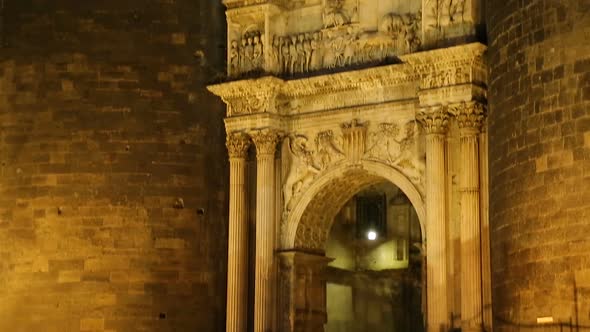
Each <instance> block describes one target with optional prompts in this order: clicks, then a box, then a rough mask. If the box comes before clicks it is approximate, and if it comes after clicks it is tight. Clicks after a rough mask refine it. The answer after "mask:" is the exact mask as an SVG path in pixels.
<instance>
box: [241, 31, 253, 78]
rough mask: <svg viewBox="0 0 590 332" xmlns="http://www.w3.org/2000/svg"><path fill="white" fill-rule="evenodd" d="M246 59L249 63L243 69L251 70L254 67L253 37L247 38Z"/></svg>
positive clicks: (245, 70)
mask: <svg viewBox="0 0 590 332" xmlns="http://www.w3.org/2000/svg"><path fill="white" fill-rule="evenodd" d="M244 53H245V56H246V59H247V64H246V66H245V67H244V68H243V71H244V72H245V73H247V72H249V71H251V70H252V69H254V40H253V39H252V37H248V38H247V40H246V49H245V51H244Z"/></svg>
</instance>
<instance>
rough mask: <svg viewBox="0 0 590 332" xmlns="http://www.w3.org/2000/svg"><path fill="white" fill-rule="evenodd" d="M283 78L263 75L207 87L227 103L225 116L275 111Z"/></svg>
mask: <svg viewBox="0 0 590 332" xmlns="http://www.w3.org/2000/svg"><path fill="white" fill-rule="evenodd" d="M282 84H283V80H281V79H278V78H275V77H263V78H259V79H253V80H242V81H235V82H230V83H225V84H217V85H210V86H208V87H207V88H208V89H209V91H211V92H212V93H214V94H216V95H217V96H220V97H221V99H222V100H223V101H224V102H225V103H226V104H227V106H228V107H227V116H228V117H232V116H238V115H248V114H256V113H275V112H276V108H275V101H276V97H277V95H278V93H279V90H280V87H281V85H282Z"/></svg>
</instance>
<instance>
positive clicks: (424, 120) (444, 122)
mask: <svg viewBox="0 0 590 332" xmlns="http://www.w3.org/2000/svg"><path fill="white" fill-rule="evenodd" d="M449 115H453V116H454V117H455V118H456V119H457V123H458V124H459V128H461V129H462V130H464V131H466V130H471V131H474V132H479V130H480V129H481V127H482V125H483V123H484V120H485V116H486V105H485V103H483V102H480V101H468V102H461V103H457V104H452V105H449V106H433V107H430V108H427V109H423V110H421V111H420V112H419V113H418V114H417V115H416V119H417V120H418V121H419V122H420V123H421V124H422V126H423V127H424V129H425V130H426V133H427V134H444V133H445V132H446V131H447V128H448V124H449Z"/></svg>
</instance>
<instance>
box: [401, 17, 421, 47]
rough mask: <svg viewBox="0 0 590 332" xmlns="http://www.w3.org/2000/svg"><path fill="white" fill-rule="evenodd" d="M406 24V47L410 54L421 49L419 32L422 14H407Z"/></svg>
mask: <svg viewBox="0 0 590 332" xmlns="http://www.w3.org/2000/svg"><path fill="white" fill-rule="evenodd" d="M404 16H405V20H404V22H405V24H404V28H403V29H404V38H405V41H406V47H407V48H408V52H413V51H415V50H416V49H418V48H419V47H420V45H421V44H422V42H421V40H420V37H419V35H418V31H419V30H420V26H421V25H422V23H421V22H422V13H421V12H418V13H417V14H409V13H408V14H405V15H404Z"/></svg>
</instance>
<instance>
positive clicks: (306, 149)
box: [283, 130, 344, 210]
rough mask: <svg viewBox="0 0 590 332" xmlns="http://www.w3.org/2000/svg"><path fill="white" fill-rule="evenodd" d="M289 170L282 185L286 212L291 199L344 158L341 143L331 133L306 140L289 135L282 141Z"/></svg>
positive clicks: (324, 132)
mask: <svg viewBox="0 0 590 332" xmlns="http://www.w3.org/2000/svg"><path fill="white" fill-rule="evenodd" d="M284 144H285V148H286V152H287V153H286V154H284V155H285V156H286V158H287V162H288V163H289V169H288V171H287V177H286V179H285V182H284V184H283V195H284V197H283V198H284V202H285V205H286V208H287V210H290V209H291V207H292V205H293V196H295V195H297V194H298V193H300V192H301V191H302V190H303V189H304V188H306V187H308V186H309V185H310V184H311V183H312V182H313V180H314V179H315V178H316V176H317V175H318V174H319V173H321V172H322V171H324V170H325V169H327V168H328V167H330V166H331V165H333V164H334V163H336V162H338V161H340V160H342V159H343V158H344V153H342V150H341V148H340V146H341V142H340V140H339V139H336V137H335V136H334V133H333V131H331V130H326V131H322V132H319V133H317V134H316V136H315V139H313V141H310V139H309V138H308V137H307V136H306V135H302V134H292V135H289V136H288V137H287V138H286V139H285V143H284Z"/></svg>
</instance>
